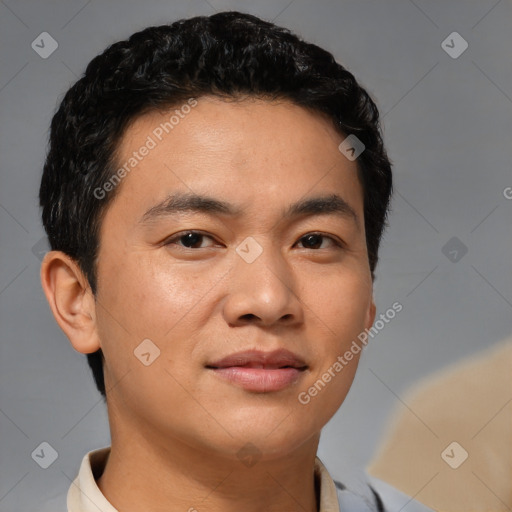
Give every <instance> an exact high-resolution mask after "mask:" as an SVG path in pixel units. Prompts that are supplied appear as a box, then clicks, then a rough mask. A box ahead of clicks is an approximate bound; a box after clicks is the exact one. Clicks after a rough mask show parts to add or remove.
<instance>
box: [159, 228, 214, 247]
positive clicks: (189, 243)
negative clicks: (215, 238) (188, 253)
mask: <svg viewBox="0 0 512 512" xmlns="http://www.w3.org/2000/svg"><path fill="white" fill-rule="evenodd" d="M205 238H210V239H211V237H210V236H208V235H205V234H203V233H200V232H198V231H182V232H181V233H178V234H177V235H174V236H173V237H172V238H170V239H169V240H167V242H165V245H173V244H175V245H178V247H184V248H185V249H202V248H204V246H203V247H201V242H202V241H203V239H205ZM206 247H210V246H206Z"/></svg>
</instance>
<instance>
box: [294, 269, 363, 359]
mask: <svg viewBox="0 0 512 512" xmlns="http://www.w3.org/2000/svg"><path fill="white" fill-rule="evenodd" d="M302 290H303V292H302V293H303V301H304V303H305V304H306V306H307V307H306V311H305V312H306V313H307V314H308V315H309V316H310V318H311V322H310V323H311V325H312V326H313V328H314V329H317V332H318V333H321V336H322V337H323V343H319V345H320V346H321V347H324V349H325V350H324V353H327V352H330V353H331V355H332V353H333V352H337V353H340V352H341V351H343V350H344V347H345V346H346V345H347V343H348V344H350V343H351V342H352V340H353V339H354V338H357V335H358V334H359V333H360V332H361V331H363V330H364V328H365V323H366V319H367V315H368V312H369V308H370V305H371V300H372V286H371V280H369V279H368V278H367V276H366V273H365V272H362V271H360V272H358V271H354V270H353V269H349V268H347V269H344V268H341V269H338V270H337V271H334V272H333V271H331V272H328V273H323V274H322V275H317V276H315V277H312V276H311V274H309V275H307V276H305V277H304V284H303V287H302ZM311 332H313V331H311ZM313 336H314V335H313ZM316 337H318V334H317V336H316Z"/></svg>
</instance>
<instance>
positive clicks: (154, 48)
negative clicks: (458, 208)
mask: <svg viewBox="0 0 512 512" xmlns="http://www.w3.org/2000/svg"><path fill="white" fill-rule="evenodd" d="M206 95H213V96H216V97H220V98H226V99H228V98H232V99H237V98H243V97H244V96H245V97H248V96H250V97H259V98H264V99H283V100H288V101H290V102H292V103H293V104H295V105H298V106H301V107H304V108H307V109H310V110H312V111H314V112H317V113H323V114H324V115H325V116H326V117H327V119H330V120H331V121H332V123H333V124H334V126H335V128H336V129H337V130H338V132H339V133H340V134H342V135H344V136H348V135H352V134H353V135H355V136H356V137H357V138H358V139H359V140H360V141H362V143H363V144H364V146H365V150H364V152H363V153H362V154H360V155H359V156H358V158H357V167H358V175H359V179H360V181H361V184H362V187H363V191H364V192H363V193H364V223H365V229H366V245H367V249H368V258H369V266H370V270H371V276H372V280H374V279H375V267H376V265H377V260H378V249H379V245H380V240H381V238H382V234H383V231H384V228H385V226H386V225H387V216H388V211H389V202H390V197H391V193H392V175H391V163H390V160H389V159H388V156H387V154H386V151H385V148H384V144H383V140H382V133H381V127H380V121H379V112H378V109H377V107H376V105H375V103H374V102H373V101H372V99H371V98H370V96H369V94H368V93H367V92H366V91H365V89H364V88H363V87H361V86H360V85H359V84H358V82H357V81H356V79H355V78H354V76H353V75H352V74H351V73H350V72H349V71H348V70H347V69H345V68H344V67H343V66H342V65H340V64H338V63H337V62H336V60H335V59H334V57H333V55H332V54H331V53H329V52H327V51H325V50H323V49H322V48H320V47H318V46H317V45H315V44H311V43H307V42H305V41H304V40H302V39H301V38H300V37H298V36H297V35H295V34H293V33H292V32H290V31H289V30H288V29H286V28H282V27H279V26H276V25H274V24H273V23H270V22H267V21H263V20H261V19H259V18H257V17H256V16H252V15H250V14H245V13H240V12H237V11H227V12H219V13H217V14H214V15H212V16H197V17H193V18H189V19H181V20H178V21H176V22H174V23H171V24H167V25H161V26H152V27H148V28H146V29H144V30H141V31H139V32H137V33H135V34H133V35H132V36H131V37H129V38H128V39H127V40H124V41H119V42H117V43H114V44H112V45H110V46H109V47H108V48H107V49H106V50H105V51H104V52H103V53H101V54H100V55H98V56H97V57H95V58H94V59H93V60H92V61H91V62H90V63H89V64H88V66H87V68H86V70H85V73H84V74H83V76H82V77H81V78H80V79H79V80H78V81H77V82H76V83H75V84H74V85H73V86H72V87H71V88H70V89H69V90H68V91H67V92H66V94H65V95H64V98H63V100H62V102H61V103H60V106H59V108H58V110H57V112H56V113H55V115H54V116H53V119H52V122H51V131H50V140H49V148H48V153H47V156H46V161H45V165H44V170H43V175H42V180H41V186H40V191H39V200H40V206H41V207H42V221H43V225H44V228H45V231H46V233H47V235H48V239H49V243H50V247H51V249H52V250H58V251H62V252H64V253H66V254H67V255H68V256H70V257H71V258H73V259H74V260H75V261H76V262H77V264H78V265H79V267H80V269H81V270H82V271H83V273H84V275H85V276H86V278H87V280H88V282H89V285H90V287H91V291H92V293H93V294H94V296H95V297H96V290H97V282H96V268H97V266H96V263H97V262H96V258H97V255H98V247H99V243H100V240H99V228H100V225H101V221H102V218H103V216H104V214H105V212H106V209H107V206H108V205H109V204H110V203H111V202H112V199H113V198H114V197H115V195H116V192H117V190H118V189H119V187H113V188H112V190H110V191H109V192H108V193H106V194H105V195H104V197H102V198H101V199H99V198H98V197H97V194H95V193H94V191H95V190H97V189H98V187H102V186H103V185H104V184H105V183H106V182H107V181H108V180H109V179H110V178H111V177H112V176H113V174H114V172H115V169H116V168H117V167H116V150H117V149H118V146H119V143H120V140H121V138H122V136H123V133H124V131H125V130H126V128H127V126H128V125H129V123H131V122H133V121H134V120H135V119H136V118H137V117H139V116H141V115H142V114H144V113H147V112H150V111H154V110H162V109H167V108H171V107H173V106H177V105H180V104H183V103H186V102H187V100H189V99H190V98H199V97H201V96H206ZM87 358H88V362H89V365H90V367H91V369H92V371H93V375H94V379H95V382H96V386H97V388H98V390H99V391H100V393H101V394H102V395H103V397H104V399H105V400H106V391H105V382H104V375H103V353H102V351H101V349H100V350H98V351H96V352H94V353H92V354H87Z"/></svg>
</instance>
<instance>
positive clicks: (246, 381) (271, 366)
mask: <svg viewBox="0 0 512 512" xmlns="http://www.w3.org/2000/svg"><path fill="white" fill-rule="evenodd" d="M205 366H206V368H208V369H209V370H212V372H213V373H214V374H215V375H217V376H219V377H220V378H222V379H224V380H227V381H228V382H231V383H233V384H235V385H238V386H240V387H242V388H244V389H245V390H247V391H254V392H260V393H267V392H271V391H279V390H281V389H284V388H286V387H287V386H290V385H291V384H293V383H295V382H296V381H297V380H299V379H300V377H301V376H302V374H303V372H304V370H306V369H307V367H308V366H307V365H306V363H305V362H304V360H303V359H302V358H300V357H299V356H297V355H295V354H294V353H293V352H290V351H289V350H285V349H280V350H274V351H272V352H262V351H260V350H247V351H244V352H238V353H236V354H231V355H229V356H227V357H224V358H222V359H219V360H217V361H214V362H212V363H208V364H207V365H205Z"/></svg>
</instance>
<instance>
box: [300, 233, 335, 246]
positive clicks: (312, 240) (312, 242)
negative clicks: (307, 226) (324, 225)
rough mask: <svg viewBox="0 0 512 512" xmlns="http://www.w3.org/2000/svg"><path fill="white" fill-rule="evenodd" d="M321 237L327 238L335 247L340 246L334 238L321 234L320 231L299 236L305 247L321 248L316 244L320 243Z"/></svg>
mask: <svg viewBox="0 0 512 512" xmlns="http://www.w3.org/2000/svg"><path fill="white" fill-rule="evenodd" d="M322 239H326V240H329V241H330V242H331V243H332V244H334V246H335V247H341V244H340V243H339V242H338V241H337V240H336V239H334V238H332V237H330V236H327V235H323V234H322V233H308V234H307V235H304V236H302V237H301V238H300V241H302V243H303V245H305V246H306V249H321V248H322V247H318V245H320V246H321V245H322Z"/></svg>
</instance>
